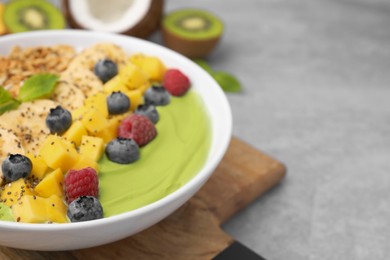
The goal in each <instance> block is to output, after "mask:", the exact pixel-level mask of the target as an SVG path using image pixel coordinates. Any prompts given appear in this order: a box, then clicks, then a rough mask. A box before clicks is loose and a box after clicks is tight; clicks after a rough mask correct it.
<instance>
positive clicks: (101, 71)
mask: <svg viewBox="0 0 390 260" xmlns="http://www.w3.org/2000/svg"><path fill="white" fill-rule="evenodd" d="M93 72H94V73H95V75H96V76H97V77H98V78H99V79H100V80H101V81H102V82H103V83H106V82H107V81H109V80H110V79H112V78H113V77H115V76H116V74H118V66H117V65H116V64H115V63H114V62H113V61H112V60H110V59H104V60H99V61H98V62H96V64H95V66H94V68H93Z"/></svg>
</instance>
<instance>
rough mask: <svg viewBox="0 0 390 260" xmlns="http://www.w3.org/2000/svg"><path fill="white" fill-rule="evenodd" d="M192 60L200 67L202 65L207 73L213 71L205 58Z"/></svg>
mask: <svg viewBox="0 0 390 260" xmlns="http://www.w3.org/2000/svg"><path fill="white" fill-rule="evenodd" d="M194 62H195V63H196V64H198V65H199V66H200V67H202V69H204V70H205V71H207V72H208V73H211V72H213V69H212V68H211V67H210V65H209V64H208V63H207V62H206V61H205V60H202V59H195V60H194Z"/></svg>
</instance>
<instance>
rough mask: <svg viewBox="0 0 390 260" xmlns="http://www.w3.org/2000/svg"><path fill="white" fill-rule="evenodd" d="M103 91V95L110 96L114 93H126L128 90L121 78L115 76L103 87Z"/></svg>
mask: <svg viewBox="0 0 390 260" xmlns="http://www.w3.org/2000/svg"><path fill="white" fill-rule="evenodd" d="M103 90H104V92H105V93H108V94H111V93H112V92H114V91H122V92H124V91H127V90H128V88H127V86H126V84H125V83H124V82H123V81H122V78H121V77H120V76H119V75H116V76H115V77H113V78H112V79H110V80H109V81H107V82H106V83H105V84H104V85H103Z"/></svg>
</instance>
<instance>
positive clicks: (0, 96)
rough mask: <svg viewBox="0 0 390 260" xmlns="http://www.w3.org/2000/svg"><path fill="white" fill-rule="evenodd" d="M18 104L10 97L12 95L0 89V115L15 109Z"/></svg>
mask: <svg viewBox="0 0 390 260" xmlns="http://www.w3.org/2000/svg"><path fill="white" fill-rule="evenodd" d="M19 105H20V102H19V101H18V100H16V99H14V98H13V97H12V95H11V94H10V93H9V92H8V91H7V90H5V89H4V88H3V87H0V115H1V114H3V113H4V112H7V111H9V110H12V109H16V108H17V107H18V106H19Z"/></svg>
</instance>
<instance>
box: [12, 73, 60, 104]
mask: <svg viewBox="0 0 390 260" xmlns="http://www.w3.org/2000/svg"><path fill="white" fill-rule="evenodd" d="M58 78H59V77H58V76H57V75H54V74H36V75H33V76H31V77H30V78H28V79H27V80H26V81H25V82H24V84H23V86H22V87H21V88H20V91H19V96H18V98H19V100H21V101H23V102H25V101H31V100H35V99H38V98H43V97H47V96H49V95H50V94H51V93H52V92H53V90H54V88H55V86H56V83H57V80H58Z"/></svg>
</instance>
